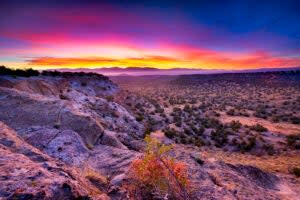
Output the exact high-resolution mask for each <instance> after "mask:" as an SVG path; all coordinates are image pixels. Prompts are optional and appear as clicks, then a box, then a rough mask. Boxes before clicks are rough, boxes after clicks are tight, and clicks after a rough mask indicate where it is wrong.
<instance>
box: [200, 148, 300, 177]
mask: <svg viewBox="0 0 300 200" xmlns="http://www.w3.org/2000/svg"><path fill="white" fill-rule="evenodd" d="M201 154H202V157H203V158H206V159H209V160H217V161H224V162H226V163H230V164H242V165H251V166H255V167H258V168H260V169H262V170H264V171H268V172H280V173H284V174H289V173H291V170H292V169H293V168H294V167H297V166H300V155H299V153H297V152H293V153H286V154H280V155H274V156H270V155H266V156H255V155H251V154H242V153H238V152H223V151H205V152H201Z"/></svg>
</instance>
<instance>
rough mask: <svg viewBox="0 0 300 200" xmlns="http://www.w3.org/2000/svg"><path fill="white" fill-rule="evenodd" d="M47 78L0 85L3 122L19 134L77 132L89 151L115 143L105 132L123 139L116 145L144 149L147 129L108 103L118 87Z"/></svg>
mask: <svg viewBox="0 0 300 200" xmlns="http://www.w3.org/2000/svg"><path fill="white" fill-rule="evenodd" d="M44 79H45V80H44ZM44 79H41V78H30V79H29V78H28V79H25V80H24V79H20V80H19V79H9V78H7V80H4V79H3V80H2V81H0V83H2V84H3V85H0V99H1V104H0V111H1V114H0V120H1V121H3V122H5V123H7V124H8V125H9V126H11V127H12V128H14V129H16V130H17V131H18V132H19V131H21V130H22V129H27V128H29V127H33V126H42V127H47V128H56V129H59V130H73V131H75V132H77V133H78V134H79V135H80V136H81V137H82V139H83V141H84V143H85V144H86V145H87V147H88V148H92V147H93V146H94V145H95V144H96V143H101V144H103V143H105V142H106V141H108V142H109V143H111V139H110V140H108V138H112V135H111V134H110V135H107V136H106V135H105V134H106V133H105V132H104V130H108V131H112V132H115V134H114V137H115V138H118V137H119V138H118V140H115V142H114V143H113V145H116V144H117V143H119V144H118V145H119V146H120V143H123V144H124V145H125V146H129V147H130V148H138V147H140V146H141V145H137V143H139V140H140V139H142V137H143V126H142V125H141V124H139V123H138V122H137V121H136V120H135V118H134V117H133V116H132V115H131V114H130V113H128V111H127V110H126V109H125V108H123V107H122V106H120V105H119V104H116V103H114V102H111V101H108V100H106V97H107V95H111V94H113V93H114V92H115V91H117V87H116V85H114V84H113V83H111V82H110V81H107V80H102V79H101V80H99V81H98V82H97V80H94V79H93V78H91V79H88V78H87V77H71V78H66V79H63V78H51V77H47V78H44ZM7 82H9V84H7ZM83 83H84V84H83ZM1 86H5V87H1ZM23 132H24V131H23ZM107 133H109V132H107ZM124 133H125V134H124ZM103 134H104V135H105V136H104V137H102V136H103ZM101 138H103V141H100V140H101ZM128 141H130V142H128ZM131 141H133V144H132V145H131V144H130V143H131ZM108 145H110V144H108ZM132 146H133V147H132Z"/></svg>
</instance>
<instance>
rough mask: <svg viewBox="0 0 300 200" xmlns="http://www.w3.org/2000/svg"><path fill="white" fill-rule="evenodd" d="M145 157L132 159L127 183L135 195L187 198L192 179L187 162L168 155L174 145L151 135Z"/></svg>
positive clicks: (136, 197) (133, 195)
mask: <svg viewBox="0 0 300 200" xmlns="http://www.w3.org/2000/svg"><path fill="white" fill-rule="evenodd" d="M145 141H146V143H147V147H146V149H145V153H144V155H143V157H141V158H139V159H136V160H134V161H133V162H132V164H131V167H130V170H129V177H130V180H131V181H130V182H129V184H128V185H126V186H125V187H127V190H128V191H129V195H130V196H131V198H132V199H145V198H146V199H152V198H153V194H159V195H161V196H166V195H167V196H169V197H170V199H182V200H183V199H187V198H188V195H189V194H188V186H189V180H188V177H187V167H186V165H185V163H183V162H178V161H175V160H174V158H172V157H170V156H168V155H167V153H168V152H169V151H170V150H171V149H172V146H171V145H163V144H161V143H159V142H158V140H156V139H153V138H151V137H150V136H147V137H146V138H145ZM142 197H143V198H142Z"/></svg>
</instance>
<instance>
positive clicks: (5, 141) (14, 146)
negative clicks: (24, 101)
mask: <svg viewBox="0 0 300 200" xmlns="http://www.w3.org/2000/svg"><path fill="white" fill-rule="evenodd" d="M0 166H1V170H0V198H1V199H76V198H78V199H106V195H103V194H102V192H101V191H100V190H99V189H97V188H96V187H94V186H93V185H92V184H91V183H90V182H89V180H87V179H85V178H84V177H82V176H80V173H79V172H78V170H77V169H75V168H72V167H71V166H70V167H67V166H65V165H64V164H62V163H59V162H56V161H55V160H53V159H52V158H51V157H49V156H47V155H46V154H44V153H42V152H41V151H39V150H38V149H36V148H34V147H32V146H31V145H29V144H27V143H26V142H25V141H23V140H22V139H20V138H19V137H18V136H17V134H16V133H15V132H14V131H13V130H11V129H10V128H8V127H7V126H6V125H5V124H3V123H2V122H0Z"/></svg>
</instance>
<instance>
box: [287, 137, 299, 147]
mask: <svg viewBox="0 0 300 200" xmlns="http://www.w3.org/2000/svg"><path fill="white" fill-rule="evenodd" d="M297 140H300V136H299V135H288V136H286V143H287V145H288V146H289V147H294V145H295V144H296V141H297Z"/></svg>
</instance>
